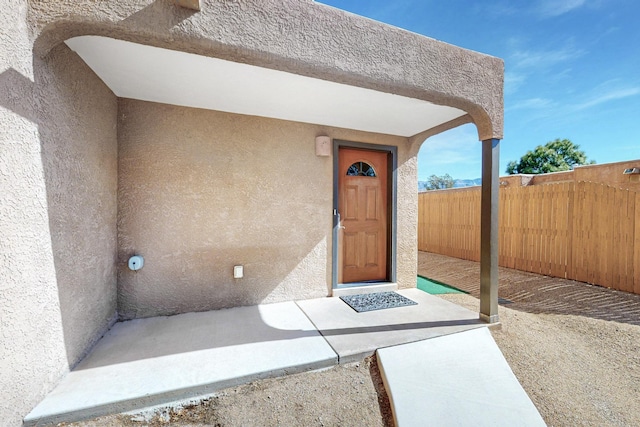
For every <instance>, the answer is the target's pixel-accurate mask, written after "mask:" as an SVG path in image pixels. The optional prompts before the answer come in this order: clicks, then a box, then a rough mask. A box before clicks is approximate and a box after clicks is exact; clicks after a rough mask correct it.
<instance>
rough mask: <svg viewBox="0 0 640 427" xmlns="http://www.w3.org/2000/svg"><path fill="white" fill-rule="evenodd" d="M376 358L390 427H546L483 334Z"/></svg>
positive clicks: (481, 331) (410, 346)
mask: <svg viewBox="0 0 640 427" xmlns="http://www.w3.org/2000/svg"><path fill="white" fill-rule="evenodd" d="M377 355H378V364H379V365H380V372H381V373H382V378H383V381H384V385H385V389H386V390H387V393H388V395H389V400H390V401H391V408H392V411H393V418H394V421H395V424H396V426H399V427H413V426H415V427H422V426H448V427H456V426H459V427H465V426H476V427H482V426H486V427H497V426H505V427H510V426H522V427H526V426H530V427H534V426H535V427H538V426H545V425H546V424H545V422H544V420H543V419H542V417H541V416H540V414H539V413H538V410H537V409H536V407H535V406H534V404H533V402H531V399H529V396H528V395H527V393H526V392H525V391H524V389H523V388H522V386H521V385H520V383H519V382H518V380H517V379H516V377H515V375H514V374H513V372H512V371H511V368H510V367H509V365H508V364H507V361H506V360H505V359H504V356H502V353H501V352H500V349H499V348H498V346H497V344H496V343H495V341H494V340H493V337H492V336H491V334H490V333H489V331H488V330H487V328H480V329H474V330H469V331H465V332H460V333H457V334H453V335H447V336H443V337H440V338H438V339H434V340H427V341H418V342H415V343H411V344H404V345H398V346H395V347H388V348H383V349H379V350H378V351H377Z"/></svg>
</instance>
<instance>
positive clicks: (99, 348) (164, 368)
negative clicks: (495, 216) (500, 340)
mask: <svg viewBox="0 0 640 427" xmlns="http://www.w3.org/2000/svg"><path fill="white" fill-rule="evenodd" d="M399 293H401V294H402V295H404V296H406V297H408V298H410V299H413V300H414V301H416V302H417V303H418V305H416V306H409V307H401V308H393V309H387V310H380V311H375V312H366V313H356V312H355V311H353V310H352V309H351V308H350V307H349V306H347V305H346V304H345V303H343V302H342V301H341V300H339V299H337V298H322V299H317V300H307V301H299V302H297V303H294V302H285V303H278V304H266V305H258V306H253V307H238V308H231V309H226V310H217V311H211V312H204V313H186V314H181V315H177V316H170V317H156V318H148V319H138V320H132V321H127V322H121V323H117V324H116V325H115V326H114V327H113V328H112V329H111V330H110V331H109V332H108V333H107V334H106V335H105V336H104V337H103V338H102V339H101V340H100V342H98V344H97V345H96V347H95V348H94V349H93V351H92V352H91V353H90V354H89V355H88V356H87V357H86V358H85V359H84V360H83V361H82V362H81V363H80V364H79V365H78V366H77V367H76V368H75V369H74V370H73V371H72V372H71V373H70V374H69V375H67V376H66V377H65V378H64V379H63V380H62V381H61V383H60V384H59V385H58V387H57V388H56V389H54V390H53V391H52V392H51V393H50V394H49V395H48V396H47V397H46V398H45V399H44V400H43V401H42V402H41V403H40V404H39V405H38V406H37V407H36V408H35V409H34V410H33V411H32V412H31V413H30V414H29V415H28V416H27V417H26V418H25V425H36V424H37V425H43V424H47V423H57V422H61V421H74V420H80V419H86V418H93V417H96V416H100V415H105V414H109V413H116V412H124V411H132V410H137V409H143V408H145V407H149V406H154V405H161V404H169V403H171V402H174V401H177V400H184V399H190V398H195V397H201V396H206V395H210V394H211V393H213V392H215V391H216V390H220V389H223V388H226V387H230V386H233V385H237V384H241V383H247V382H250V381H253V380H256V379H261V378H267V377H275V376H281V375H285V374H290V373H297V372H303V371H308V370H314V369H319V368H324V367H330V366H333V365H335V364H337V363H339V362H349V361H353V360H360V359H361V358H363V357H364V356H368V355H371V354H373V353H374V352H375V351H376V350H377V349H380V348H386V347H390V346H396V345H400V344H406V343H410V342H417V341H420V342H425V343H435V342H436V341H437V340H435V341H434V340H433V339H429V340H428V341H422V340H425V339H428V338H438V337H442V336H447V335H450V334H455V333H459V332H463V331H468V330H471V329H477V328H481V329H485V328H483V326H486V324H484V323H481V322H480V321H479V320H478V314H477V313H475V312H471V311H469V310H466V309H464V308H462V307H459V306H457V305H455V304H452V303H450V302H448V301H445V300H443V299H440V298H437V297H434V296H432V295H428V294H426V293H424V292H422V291H420V290H418V289H406V290H401V291H399ZM464 351H467V350H464ZM406 354H407V355H410V354H411V352H408V353H406ZM419 357H421V355H420V354H419V352H418V353H415V358H419ZM391 377H393V374H392V375H391ZM450 381H452V382H457V381H458V380H457V379H456V377H455V372H452V373H451V376H450ZM515 381H516V383H517V380H515ZM394 389H397V386H396V387H395V388H394ZM525 396H526V395H525Z"/></svg>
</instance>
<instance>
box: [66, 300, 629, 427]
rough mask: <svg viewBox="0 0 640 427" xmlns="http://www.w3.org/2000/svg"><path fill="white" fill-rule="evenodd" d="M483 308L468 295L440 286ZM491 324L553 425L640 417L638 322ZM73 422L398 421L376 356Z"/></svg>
mask: <svg viewBox="0 0 640 427" xmlns="http://www.w3.org/2000/svg"><path fill="white" fill-rule="evenodd" d="M441 297H442V298H445V299H447V300H449V301H452V302H454V303H456V304H459V305H462V306H465V307H467V308H469V309H471V310H474V311H475V310H477V308H478V304H479V302H478V300H477V299H476V298H475V297H473V296H470V295H461V294H455V295H453V294H450V295H442V296H441ZM499 314H500V320H501V322H502V325H503V326H502V330H498V331H493V332H492V334H493V337H494V338H495V340H496V342H497V343H498V346H499V347H500V349H501V350H502V352H503V354H504V355H505V358H506V359H507V361H508V362H509V364H510V365H511V368H512V369H513V371H514V373H515V375H516V376H517V377H518V379H519V380H520V383H521V384H522V386H523V387H524V389H525V390H526V391H527V393H528V394H529V396H530V397H531V399H532V400H533V402H534V403H535V405H536V407H537V408H538V410H539V411H540V413H541V415H542V417H543V418H544V419H545V421H546V422H547V424H548V425H549V426H640V404H639V403H638V402H640V326H638V325H634V324H629V323H624V322H616V321H608V320H603V319H598V318H590V317H585V316H580V315H560V314H549V313H529V312H527V311H521V310H515V309H511V308H508V307H503V306H501V307H500V308H499ZM61 425H65V426H71V425H73V426H96V427H104V426H145V425H151V426H163V425H181V426H204V425H207V426H390V425H392V417H391V412H390V407H389V403H388V400H387V396H386V393H385V391H384V387H383V386H382V383H381V381H380V376H379V373H378V371H377V364H376V363H375V359H373V360H372V358H368V359H366V360H364V361H362V362H361V363H358V364H351V365H346V366H337V367H335V368H331V369H328V370H324V371H320V372H311V373H305V374H298V375H293V376H289V377H284V378H277V379H269V380H262V381H256V382H253V383H251V384H248V385H244V386H240V387H234V388H230V389H226V390H222V391H220V392H219V393H217V394H216V395H215V397H212V398H210V399H207V400H205V401H203V402H201V403H200V404H194V405H192V406H190V407H186V408H182V409H173V410H165V411H157V412H156V413H155V414H153V417H150V416H149V415H147V416H146V417H145V416H140V415H137V416H132V415H115V416H109V417H102V418H98V419H95V420H91V421H85V422H81V423H74V424H61Z"/></svg>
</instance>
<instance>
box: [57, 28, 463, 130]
mask: <svg viewBox="0 0 640 427" xmlns="http://www.w3.org/2000/svg"><path fill="white" fill-rule="evenodd" d="M65 43H66V44H67V45H68V46H69V47H70V48H71V49H72V50H74V51H75V52H77V53H78V55H80V57H81V58H82V59H83V60H84V61H85V62H86V63H87V65H89V67H91V69H92V70H93V71H94V72H95V73H96V74H97V75H98V76H99V77H100V78H101V79H102V80H103V81H104V82H105V84H106V85H107V86H109V88H111V90H112V91H113V92H114V93H115V94H116V96H119V97H123V98H133V99H140V100H144V101H152V102H160V103H165V104H174V105H182V106H186V107H195V108H204V109H208V110H218V111H225V112H230V113H237V114H247V115H254V116H261V117H271V118H276V119H283V120H291V121H297V122H305V123H315V124H322V125H327V126H335V127H341V128H347V129H356V130H362V131H368V132H376V133H384V134H390V135H400V136H412V135H415V134H417V133H420V132H422V131H425V130H427V129H431V128H433V127H434V126H437V125H439V124H442V123H446V122H448V121H450V120H453V119H455V118H457V117H460V116H462V115H464V114H465V112H464V111H462V110H458V109H456V108H451V107H444V106H440V105H435V104H431V103H429V102H426V101H422V100H419V99H414V98H408V97H404V96H398V95H393V94H389V93H384V92H378V91H375V90H370V89H363V88H359V87H355V86H349V85H345V84H340V83H333V82H329V81H326V80H320V79H315V78H310V77H304V76H300V75H297V74H291V73H286V72H282V71H275V70H271V69H268V68H262V67H256V66H252V65H246V64H240V63H236V62H230V61H224V60H221V59H216V58H209V57H206V56H200V55H194V54H191V53H184V52H178V51H174V50H168V49H161V48H157V47H151V46H145V45H141V44H137V43H130V42H126V41H122V40H116V39H111V38H107V37H100V36H81V37H74V38H72V39H69V40H67V41H66V42H65Z"/></svg>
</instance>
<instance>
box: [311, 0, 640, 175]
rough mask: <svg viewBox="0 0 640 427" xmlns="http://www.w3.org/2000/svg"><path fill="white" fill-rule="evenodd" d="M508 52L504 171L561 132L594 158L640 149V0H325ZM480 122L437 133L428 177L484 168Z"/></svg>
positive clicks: (636, 154) (616, 157)
mask: <svg viewBox="0 0 640 427" xmlns="http://www.w3.org/2000/svg"><path fill="white" fill-rule="evenodd" d="M319 2H321V3H325V4H328V5H331V6H334V7H337V8H340V9H344V10H347V11H350V12H353V13H356V14H358V15H362V16H366V17H369V18H372V19H375V20H377V21H382V22H386V23H388V24H391V25H394V26H397V27H401V28H404V29H407V30H409V31H413V32H416V33H419V34H423V35H425V36H428V37H431V38H434V39H437V40H442V41H444V42H447V43H451V44H454V45H458V46H461V47H464V48H467V49H471V50H475V51H478V52H482V53H486V54H489V55H493V56H497V57H500V58H502V59H504V61H505V129H504V139H503V140H502V143H501V152H500V172H501V174H502V175H504V174H505V173H504V170H505V169H506V165H507V163H508V162H509V161H510V160H518V159H519V158H520V157H521V156H522V155H523V154H524V153H526V152H527V151H528V150H532V149H533V148H535V147H536V146H537V145H542V144H545V143H546V142H548V141H551V140H553V139H556V138H567V139H570V140H571V141H573V142H574V143H576V144H578V145H580V148H581V149H582V150H584V151H585V152H586V154H587V156H588V158H589V159H593V160H595V161H596V162H597V163H610V162H617V161H623V160H632V159H640V1H638V0H527V1H525V0H520V1H515V0H476V1H471V0H446V1H445V0H367V1H364V0H320V1H319ZM477 139H478V138H477V132H476V129H475V126H473V125H466V126H462V127H459V128H456V129H453V130H451V131H448V132H445V133H442V134H440V135H438V136H436V137H433V138H431V139H429V140H428V141H427V142H426V143H425V144H424V145H423V147H422V149H421V151H420V155H419V158H418V169H419V170H418V175H419V179H420V180H424V179H426V177H428V176H429V175H432V174H436V175H443V174H445V173H449V174H450V175H451V176H453V177H454V178H467V179H469V178H478V177H480V175H481V166H480V143H479V142H478V141H477Z"/></svg>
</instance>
